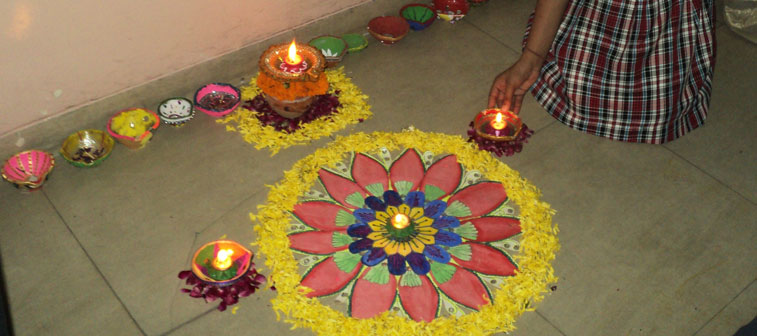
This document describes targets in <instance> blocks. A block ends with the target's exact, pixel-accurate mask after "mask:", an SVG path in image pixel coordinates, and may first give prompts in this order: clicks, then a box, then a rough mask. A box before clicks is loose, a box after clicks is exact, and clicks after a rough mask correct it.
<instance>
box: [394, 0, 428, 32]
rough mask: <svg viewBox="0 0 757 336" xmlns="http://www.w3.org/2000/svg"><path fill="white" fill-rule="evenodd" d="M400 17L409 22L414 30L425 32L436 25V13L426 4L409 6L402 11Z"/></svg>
mask: <svg viewBox="0 0 757 336" xmlns="http://www.w3.org/2000/svg"><path fill="white" fill-rule="evenodd" d="M400 16H402V17H403V18H405V20H407V23H408V24H410V29H412V30H423V29H426V28H427V27H428V26H430V25H431V24H432V23H434V20H435V19H436V13H434V9H433V8H431V6H428V5H424V4H418V3H413V4H408V5H405V6H404V7H402V9H400Z"/></svg>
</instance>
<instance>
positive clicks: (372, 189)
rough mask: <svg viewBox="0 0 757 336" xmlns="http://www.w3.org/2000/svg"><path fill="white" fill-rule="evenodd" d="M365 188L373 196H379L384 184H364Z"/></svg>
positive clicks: (382, 192) (381, 193)
mask: <svg viewBox="0 0 757 336" xmlns="http://www.w3.org/2000/svg"><path fill="white" fill-rule="evenodd" d="M365 190H368V192H369V193H371V194H373V196H381V195H383V194H384V185H383V184H381V183H374V184H369V185H367V186H365Z"/></svg>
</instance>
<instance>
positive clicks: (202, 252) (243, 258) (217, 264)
mask: <svg viewBox="0 0 757 336" xmlns="http://www.w3.org/2000/svg"><path fill="white" fill-rule="evenodd" d="M251 260H252V252H251V251H250V250H248V249H246V248H245V247H244V246H242V245H241V244H239V243H237V242H235V241H232V240H216V241H212V242H209V243H207V244H205V245H203V246H202V247H200V248H199V249H198V250H197V251H196V252H195V254H194V257H193V258H192V273H194V275H195V276H197V277H198V278H199V279H200V281H202V282H204V283H206V284H209V285H215V286H220V287H223V286H229V285H232V284H234V282H237V281H238V280H239V279H241V278H242V277H243V276H244V275H245V274H246V273H247V271H248V270H249V269H250V266H251V263H250V262H251Z"/></svg>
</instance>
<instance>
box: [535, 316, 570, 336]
mask: <svg viewBox="0 0 757 336" xmlns="http://www.w3.org/2000/svg"><path fill="white" fill-rule="evenodd" d="M534 312H536V314H537V315H539V316H541V318H542V319H544V321H547V323H549V325H551V326H552V328H555V330H557V331H558V332H559V333H560V335H563V336H566V334H565V333H564V332H563V331H562V330H561V329H560V328H558V327H557V326H556V325H555V324H554V323H552V321H550V320H549V319H548V318H546V317H545V316H544V314H542V313H541V312H540V311H538V310H534Z"/></svg>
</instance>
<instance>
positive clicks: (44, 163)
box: [1, 149, 55, 190]
mask: <svg viewBox="0 0 757 336" xmlns="http://www.w3.org/2000/svg"><path fill="white" fill-rule="evenodd" d="M53 167H55V159H54V158H53V156H52V154H50V153H48V152H45V151H41V150H34V149H33V150H28V151H24V152H20V153H17V154H15V155H13V156H11V157H10V158H8V160H6V161H5V164H4V165H3V170H2V173H1V174H2V176H3V179H4V180H6V181H8V182H10V183H13V185H15V186H16V188H19V189H21V188H24V189H27V190H35V189H39V187H41V186H42V184H43V183H45V181H46V180H47V177H48V175H49V174H50V172H51V171H52V170H53Z"/></svg>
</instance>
